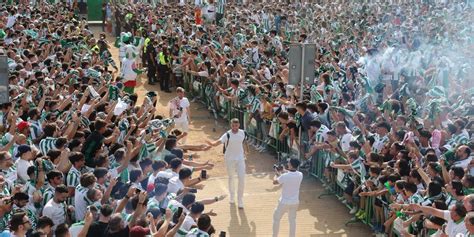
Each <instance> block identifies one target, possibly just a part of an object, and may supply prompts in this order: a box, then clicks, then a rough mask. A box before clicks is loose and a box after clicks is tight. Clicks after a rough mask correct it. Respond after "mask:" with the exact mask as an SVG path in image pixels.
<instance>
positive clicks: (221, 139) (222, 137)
mask: <svg viewBox="0 0 474 237" xmlns="http://www.w3.org/2000/svg"><path fill="white" fill-rule="evenodd" d="M219 140H220V141H221V143H222V144H225V143H226V142H227V133H224V134H223V135H222V136H221V138H219Z"/></svg>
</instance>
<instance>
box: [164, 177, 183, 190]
mask: <svg viewBox="0 0 474 237" xmlns="http://www.w3.org/2000/svg"><path fill="white" fill-rule="evenodd" d="M181 189H184V184H183V182H181V180H180V179H179V177H173V178H171V179H170V180H169V183H168V190H167V191H168V193H178V191H179V190H181Z"/></svg>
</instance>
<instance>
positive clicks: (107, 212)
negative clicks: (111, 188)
mask: <svg viewBox="0 0 474 237" xmlns="http://www.w3.org/2000/svg"><path fill="white" fill-rule="evenodd" d="M113 212H114V209H113V208H112V207H111V206H110V205H109V204H104V205H102V207H101V208H100V214H102V215H103V216H104V217H109V216H110V215H112V213H113Z"/></svg>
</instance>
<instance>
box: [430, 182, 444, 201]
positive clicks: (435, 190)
mask: <svg viewBox="0 0 474 237" xmlns="http://www.w3.org/2000/svg"><path fill="white" fill-rule="evenodd" d="M442 188H443V187H442V186H441V184H440V183H439V182H437V181H433V182H431V183H429V184H428V196H429V197H434V196H436V195H438V194H440V193H441V191H442Z"/></svg>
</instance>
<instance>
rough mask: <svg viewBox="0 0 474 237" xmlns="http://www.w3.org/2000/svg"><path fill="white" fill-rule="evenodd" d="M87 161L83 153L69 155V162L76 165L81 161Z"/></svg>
mask: <svg viewBox="0 0 474 237" xmlns="http://www.w3.org/2000/svg"><path fill="white" fill-rule="evenodd" d="M83 159H85V157H84V154H82V153H81V152H71V153H70V154H69V161H70V162H71V163H72V165H74V164H75V163H76V162H79V161H81V160H83Z"/></svg>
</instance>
